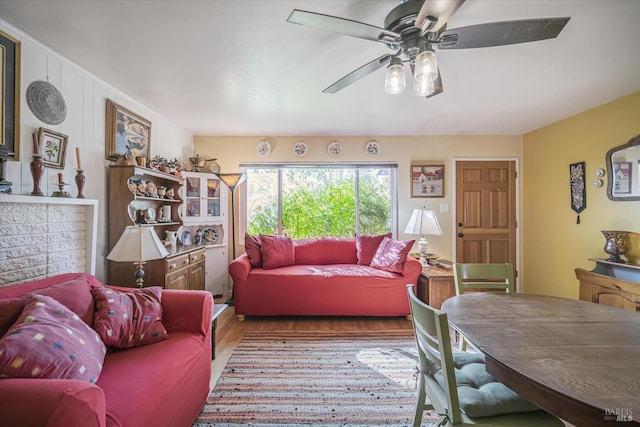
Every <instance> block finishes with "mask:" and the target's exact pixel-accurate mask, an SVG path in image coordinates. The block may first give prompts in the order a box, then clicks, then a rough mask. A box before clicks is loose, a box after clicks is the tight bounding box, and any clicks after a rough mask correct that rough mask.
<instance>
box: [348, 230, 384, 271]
mask: <svg viewBox="0 0 640 427" xmlns="http://www.w3.org/2000/svg"><path fill="white" fill-rule="evenodd" d="M385 237H388V238H391V233H387V234H378V235H370V234H356V254H357V257H358V264H362V265H371V261H372V260H373V257H374V256H375V254H376V251H377V250H378V246H380V243H381V242H382V239H384V238H385Z"/></svg>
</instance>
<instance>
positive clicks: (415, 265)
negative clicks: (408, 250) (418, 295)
mask: <svg viewBox="0 0 640 427" xmlns="http://www.w3.org/2000/svg"><path fill="white" fill-rule="evenodd" d="M420 273H422V264H420V261H418V260H417V259H415V258H414V257H412V256H408V257H407V259H406V260H405V262H404V266H403V268H402V275H403V276H404V277H406V278H407V280H408V281H407V284H408V283H413V284H414V285H417V284H418V277H419V276H420Z"/></svg>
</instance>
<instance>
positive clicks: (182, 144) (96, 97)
mask: <svg viewBox="0 0 640 427" xmlns="http://www.w3.org/2000/svg"><path fill="white" fill-rule="evenodd" d="M0 29H1V30H2V31H4V32H6V33H8V34H10V35H12V36H13V37H15V38H16V39H18V40H20V41H21V44H22V62H21V88H20V130H19V132H20V161H10V162H8V164H7V179H8V180H9V181H11V182H13V187H12V191H13V193H14V194H22V195H28V194H30V193H31V191H32V190H33V180H32V177H31V171H30V168H29V163H30V162H31V155H32V154H33V148H32V137H31V135H32V133H33V132H35V131H37V130H38V128H40V127H44V128H47V129H51V130H54V131H57V132H61V133H63V134H65V135H68V136H69V142H68V145H67V153H66V158H65V168H64V170H60V169H52V168H47V169H46V170H45V173H44V176H43V177H42V180H41V182H40V187H41V188H42V190H43V192H45V193H46V194H51V193H52V191H54V190H56V189H57V188H56V187H55V185H52V184H55V183H56V182H57V177H58V173H59V172H62V173H63V174H64V178H65V181H66V182H69V183H71V185H70V186H69V187H68V190H69V192H70V193H71V195H72V196H73V197H75V196H76V195H77V188H76V186H75V181H74V177H75V169H76V156H75V147H80V152H81V156H82V167H83V169H85V175H86V177H87V183H86V185H85V188H84V191H83V193H84V195H85V196H86V197H87V198H94V199H98V200H100V201H101V202H102V203H100V208H99V212H98V233H97V241H96V248H97V249H96V251H97V264H96V276H98V278H99V279H101V280H105V279H106V261H105V257H106V255H107V254H106V238H107V223H108V218H107V217H106V208H107V206H106V204H107V203H106V200H107V184H106V182H107V181H106V167H107V166H108V165H109V164H111V162H109V161H107V160H105V110H106V107H105V105H106V100H107V98H110V99H113V100H114V101H115V102H117V103H119V104H121V105H123V106H125V107H126V108H128V109H130V110H131V111H133V112H135V113H137V114H140V115H141V116H143V117H145V118H147V119H149V120H150V121H151V155H152V156H155V155H160V156H163V157H167V158H174V157H178V158H182V157H183V153H193V134H192V133H191V132H189V131H188V130H186V129H184V128H181V127H180V126H177V125H176V124H174V123H172V122H171V121H169V120H167V119H165V118H164V117H162V116H160V115H159V114H157V113H155V112H154V111H152V110H150V109H149V108H147V107H145V106H144V105H142V104H140V103H139V102H137V101H136V100H134V99H131V98H130V97H128V96H127V95H126V94H124V93H122V92H120V91H119V90H118V89H117V88H115V87H112V86H110V85H109V84H108V83H106V82H104V81H102V80H101V79H100V78H99V77H97V76H94V75H93V74H91V73H90V72H88V71H87V70H84V69H83V68H82V67H81V66H79V65H77V64H75V63H73V62H71V61H69V60H68V59H67V58H65V57H63V56H62V55H60V54H59V53H57V52H55V51H53V50H52V49H50V48H49V47H47V46H46V45H45V44H43V42H44V43H46V40H43V41H42V42H40V41H38V40H35V39H33V38H32V37H30V36H29V35H28V34H25V33H24V32H22V31H21V30H20V29H18V28H15V27H13V26H12V25H11V24H10V23H8V22H6V21H4V20H1V19H0ZM114 60H115V59H114ZM36 80H44V81H48V82H49V83H51V84H53V85H54V86H55V87H56V88H58V90H60V92H61V93H62V95H63V96H64V99H65V102H66V104H67V118H66V119H65V121H64V122H62V123H61V124H59V125H55V126H51V125H47V124H45V123H43V122H41V121H40V120H38V119H37V118H36V117H35V116H34V115H33V114H32V113H31V110H29V106H28V105H27V101H26V97H25V94H26V91H27V87H28V86H29V84H30V83H32V82H34V81H36ZM3 200H4V199H3ZM124 214H126V213H125V212H123V215H124Z"/></svg>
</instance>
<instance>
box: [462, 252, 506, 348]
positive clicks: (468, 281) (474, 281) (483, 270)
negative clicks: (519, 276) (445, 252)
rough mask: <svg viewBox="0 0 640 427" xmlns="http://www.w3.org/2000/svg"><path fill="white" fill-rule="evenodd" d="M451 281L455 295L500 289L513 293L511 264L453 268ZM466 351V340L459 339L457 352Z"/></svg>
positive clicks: (471, 265)
mask: <svg viewBox="0 0 640 427" xmlns="http://www.w3.org/2000/svg"><path fill="white" fill-rule="evenodd" d="M453 280H454V283H455V285H456V295H462V294H464V293H465V292H468V291H469V290H473V289H501V290H504V291H505V292H515V281H514V278H513V265H512V264H507V263H504V264H468V263H467V264H465V263H456V264H455V265H454V266H453ZM466 349H467V340H466V339H465V338H464V337H463V336H460V337H459V350H460V351H465V350H466Z"/></svg>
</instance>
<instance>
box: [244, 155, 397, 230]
mask: <svg viewBox="0 0 640 427" xmlns="http://www.w3.org/2000/svg"><path fill="white" fill-rule="evenodd" d="M240 169H241V170H242V171H243V172H245V173H246V174H247V183H246V188H245V191H244V195H245V199H244V202H245V203H243V204H242V205H243V206H241V212H242V211H244V212H243V213H244V215H243V214H242V213H241V215H240V218H241V221H240V223H241V229H240V233H238V234H239V237H241V236H244V231H247V232H248V233H249V234H259V233H262V234H285V233H286V234H289V235H290V236H291V237H292V238H293V239H302V238H307V237H321V236H334V237H352V236H353V235H354V233H360V234H384V233H389V232H393V233H394V235H395V234H396V233H395V230H396V228H397V219H396V212H397V207H396V200H397V197H396V180H397V173H396V172H397V165H396V164H278V165H274V164H269V165H264V164H259V165H250V164H244V165H241V168H240ZM243 217H244V218H243ZM245 221H246V222H245ZM240 240H241V239H240Z"/></svg>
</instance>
